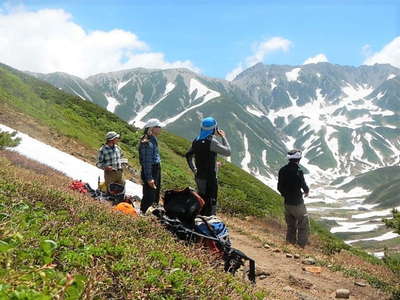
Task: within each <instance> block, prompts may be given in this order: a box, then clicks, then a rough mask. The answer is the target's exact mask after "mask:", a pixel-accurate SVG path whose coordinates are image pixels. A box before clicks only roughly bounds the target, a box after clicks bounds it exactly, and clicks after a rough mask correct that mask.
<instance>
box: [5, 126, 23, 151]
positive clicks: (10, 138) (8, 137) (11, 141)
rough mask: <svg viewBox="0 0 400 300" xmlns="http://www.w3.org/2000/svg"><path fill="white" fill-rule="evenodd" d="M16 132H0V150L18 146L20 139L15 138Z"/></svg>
mask: <svg viewBox="0 0 400 300" xmlns="http://www.w3.org/2000/svg"><path fill="white" fill-rule="evenodd" d="M16 134H17V132H15V131H14V132H13V133H8V132H4V131H1V130H0V150H2V149H4V148H6V147H16V146H18V145H19V143H20V141H21V139H20V138H16V137H15V136H16Z"/></svg>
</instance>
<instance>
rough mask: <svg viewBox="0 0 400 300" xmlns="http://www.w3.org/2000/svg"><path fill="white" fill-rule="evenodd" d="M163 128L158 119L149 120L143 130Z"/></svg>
mask: <svg viewBox="0 0 400 300" xmlns="http://www.w3.org/2000/svg"><path fill="white" fill-rule="evenodd" d="M153 127H163V124H162V123H161V122H160V120H158V119H149V120H148V121H147V122H146V124H145V125H144V128H153Z"/></svg>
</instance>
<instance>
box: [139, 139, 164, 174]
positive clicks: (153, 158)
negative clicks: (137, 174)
mask: <svg viewBox="0 0 400 300" xmlns="http://www.w3.org/2000/svg"><path fill="white" fill-rule="evenodd" d="M139 160H140V164H141V165H142V171H143V175H144V179H145V180H151V179H154V178H153V175H152V167H153V165H155V164H159V163H160V161H161V159H160V153H159V151H158V142H157V139H156V138H155V137H154V136H150V138H149V140H146V141H141V142H140V144H139Z"/></svg>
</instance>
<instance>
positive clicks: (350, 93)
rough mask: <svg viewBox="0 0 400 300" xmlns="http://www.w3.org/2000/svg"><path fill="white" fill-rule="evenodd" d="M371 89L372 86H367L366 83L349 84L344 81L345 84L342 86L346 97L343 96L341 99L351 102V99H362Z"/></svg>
mask: <svg viewBox="0 0 400 300" xmlns="http://www.w3.org/2000/svg"><path fill="white" fill-rule="evenodd" d="M373 90H374V88H373V87H371V86H367V85H366V84H363V85H357V86H352V85H351V84H349V83H346V86H344V87H342V91H343V93H345V94H346V95H347V97H344V98H343V101H345V102H346V103H351V101H352V100H358V99H363V98H365V97H367V96H368V95H369V94H371V93H372V92H373Z"/></svg>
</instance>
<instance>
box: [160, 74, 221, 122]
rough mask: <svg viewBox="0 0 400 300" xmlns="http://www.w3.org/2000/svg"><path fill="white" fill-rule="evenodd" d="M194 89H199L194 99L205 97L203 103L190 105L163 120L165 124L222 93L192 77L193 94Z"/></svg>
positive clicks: (191, 87) (191, 89)
mask: <svg viewBox="0 0 400 300" xmlns="http://www.w3.org/2000/svg"><path fill="white" fill-rule="evenodd" d="M194 91H197V92H196V98H195V99H194V100H196V99H198V98H201V97H203V101H201V103H198V104H196V105H193V106H190V107H189V108H187V109H185V110H184V111H182V112H180V113H179V114H177V115H176V116H175V117H172V118H170V119H167V120H163V123H164V125H167V124H169V123H172V122H175V121H176V120H178V119H179V118H180V117H182V116H183V115H184V114H186V113H187V112H189V111H191V110H193V109H195V108H197V107H199V106H202V105H204V104H206V103H207V102H209V101H210V100H212V99H214V98H217V97H219V96H220V95H221V94H220V93H219V92H217V91H214V90H211V89H209V88H208V87H206V86H205V85H204V84H202V83H201V82H199V81H198V80H196V79H194V78H192V79H190V87H189V94H190V95H191V94H192V93H193V92H194Z"/></svg>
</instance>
